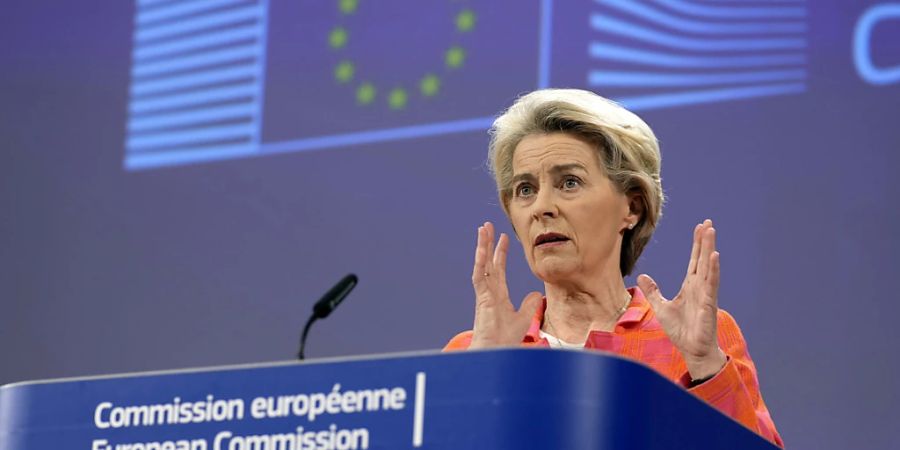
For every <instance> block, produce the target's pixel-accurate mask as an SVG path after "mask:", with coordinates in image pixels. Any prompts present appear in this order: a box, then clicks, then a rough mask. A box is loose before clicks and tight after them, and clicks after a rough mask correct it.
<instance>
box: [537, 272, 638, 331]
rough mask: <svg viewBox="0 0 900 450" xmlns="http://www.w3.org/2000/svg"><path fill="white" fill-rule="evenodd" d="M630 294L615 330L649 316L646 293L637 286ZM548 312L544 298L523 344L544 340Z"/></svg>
mask: <svg viewBox="0 0 900 450" xmlns="http://www.w3.org/2000/svg"><path fill="white" fill-rule="evenodd" d="M628 293H629V294H631V302H629V303H628V308H627V309H625V312H624V313H622V316H621V317H619V320H618V321H617V322H616V327H615V330H619V329H620V328H622V329H624V328H628V327H632V326H634V325H635V324H639V323H641V322H642V321H643V320H644V317H646V316H647V312H648V311H650V303H649V302H647V299H646V298H645V297H644V293H643V292H641V289H640V288H638V287H637V286H634V287H630V288H628ZM546 310H547V297H544V299H543V303H542V304H541V307H540V308H538V310H537V312H536V313H535V314H534V317H533V318H532V319H531V326H530V327H529V328H528V333H527V334H525V338H524V339H522V342H523V343H526V344H536V343H539V342H541V341H542V340H543V339H542V338H541V325H543V323H544V312H545V311H546Z"/></svg>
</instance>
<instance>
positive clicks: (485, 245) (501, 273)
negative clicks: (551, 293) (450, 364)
mask: <svg viewBox="0 0 900 450" xmlns="http://www.w3.org/2000/svg"><path fill="white" fill-rule="evenodd" d="M508 253H509V237H508V236H507V235H506V234H500V240H499V241H498V242H497V245H496V248H495V247H494V225H493V224H492V223H490V222H485V223H484V225H483V226H481V227H478V245H477V246H476V248H475V267H474V268H473V269H472V286H473V287H474V288H475V326H474V329H473V334H472V343H471V345H470V346H469V348H473V349H474V348H488V347H501V346H514V345H519V343H521V342H522V338H524V337H525V333H527V332H528V327H529V326H530V325H531V319H532V317H533V316H534V313H535V312H536V311H537V309H538V307H540V305H541V299H542V298H543V296H542V295H541V293H540V292H531V293H529V294H528V295H527V296H526V297H525V299H524V300H522V306H521V307H520V308H519V310H518V311H516V308H515V307H514V306H513V304H512V302H511V301H510V299H509V290H508V289H507V287H506V256H507V254H508Z"/></svg>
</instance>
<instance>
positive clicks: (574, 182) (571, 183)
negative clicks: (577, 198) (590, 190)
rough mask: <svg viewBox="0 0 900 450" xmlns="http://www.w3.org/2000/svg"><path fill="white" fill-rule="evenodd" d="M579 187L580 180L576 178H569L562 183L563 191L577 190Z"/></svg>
mask: <svg viewBox="0 0 900 450" xmlns="http://www.w3.org/2000/svg"><path fill="white" fill-rule="evenodd" d="M579 186H581V180H579V179H578V177H572V176H569V177H566V178H565V179H564V180H563V182H562V187H563V189H564V190H567V191H571V190H574V189H577V188H578V187H579Z"/></svg>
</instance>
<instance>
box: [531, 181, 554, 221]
mask: <svg viewBox="0 0 900 450" xmlns="http://www.w3.org/2000/svg"><path fill="white" fill-rule="evenodd" d="M532 208H534V209H533V210H532V217H534V220H537V221H541V220H543V219H555V218H556V216H558V215H559V208H557V205H556V198H555V197H554V195H553V189H541V190H539V191H538V193H537V196H536V198H535V199H534V203H533V204H532Z"/></svg>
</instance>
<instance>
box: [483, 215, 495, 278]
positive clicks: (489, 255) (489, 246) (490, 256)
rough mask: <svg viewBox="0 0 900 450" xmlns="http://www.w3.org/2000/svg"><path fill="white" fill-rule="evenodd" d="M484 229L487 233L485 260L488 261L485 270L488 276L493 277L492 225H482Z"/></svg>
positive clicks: (488, 223) (487, 223)
mask: <svg viewBox="0 0 900 450" xmlns="http://www.w3.org/2000/svg"><path fill="white" fill-rule="evenodd" d="M484 229H485V231H486V232H487V235H486V238H487V258H488V260H487V261H486V262H485V269H487V273H488V276H490V275H493V273H492V272H493V271H494V267H493V266H494V264H493V262H492V261H493V256H494V224H492V223H490V222H485V223H484Z"/></svg>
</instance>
